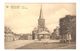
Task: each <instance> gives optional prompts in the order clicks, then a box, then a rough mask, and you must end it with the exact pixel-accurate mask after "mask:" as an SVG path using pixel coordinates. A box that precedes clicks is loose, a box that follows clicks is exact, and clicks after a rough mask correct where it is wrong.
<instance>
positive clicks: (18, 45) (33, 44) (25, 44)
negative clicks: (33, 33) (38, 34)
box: [5, 40, 76, 49]
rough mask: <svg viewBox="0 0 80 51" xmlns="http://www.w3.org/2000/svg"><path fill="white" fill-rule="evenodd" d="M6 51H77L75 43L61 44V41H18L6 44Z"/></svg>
mask: <svg viewBox="0 0 80 51" xmlns="http://www.w3.org/2000/svg"><path fill="white" fill-rule="evenodd" d="M5 48H6V49H75V48H76V44H75V43H70V44H68V43H59V40H42V41H37V40H17V41H13V42H6V43H5Z"/></svg>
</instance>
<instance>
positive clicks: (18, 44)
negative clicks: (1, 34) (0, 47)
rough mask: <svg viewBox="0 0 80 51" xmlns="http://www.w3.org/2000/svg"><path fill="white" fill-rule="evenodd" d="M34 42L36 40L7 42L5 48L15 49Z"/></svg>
mask: <svg viewBox="0 0 80 51" xmlns="http://www.w3.org/2000/svg"><path fill="white" fill-rule="evenodd" d="M33 42H34V41H33V40H17V41H11V42H5V48H6V49H15V48H18V47H21V46H24V45H27V44H30V43H33Z"/></svg>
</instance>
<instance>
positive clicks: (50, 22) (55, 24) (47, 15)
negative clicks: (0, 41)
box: [4, 3, 76, 49]
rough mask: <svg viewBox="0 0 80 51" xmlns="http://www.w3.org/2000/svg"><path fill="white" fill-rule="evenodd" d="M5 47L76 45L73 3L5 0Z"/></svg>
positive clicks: (58, 47)
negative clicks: (8, 1) (11, 1)
mask: <svg viewBox="0 0 80 51" xmlns="http://www.w3.org/2000/svg"><path fill="white" fill-rule="evenodd" d="M4 9H5V11H4V12H5V15H4V48H5V49H76V3H34V4H33V3H5V7H4Z"/></svg>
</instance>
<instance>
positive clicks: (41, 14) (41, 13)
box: [39, 4, 43, 18]
mask: <svg viewBox="0 0 80 51" xmlns="http://www.w3.org/2000/svg"><path fill="white" fill-rule="evenodd" d="M42 17H43V12H42V4H41V8H40V16H39V18H42Z"/></svg>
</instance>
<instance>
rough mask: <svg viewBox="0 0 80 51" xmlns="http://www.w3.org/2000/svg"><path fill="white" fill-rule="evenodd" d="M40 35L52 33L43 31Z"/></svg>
mask: <svg viewBox="0 0 80 51" xmlns="http://www.w3.org/2000/svg"><path fill="white" fill-rule="evenodd" d="M38 34H50V33H49V32H47V31H42V32H39V33H38Z"/></svg>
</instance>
